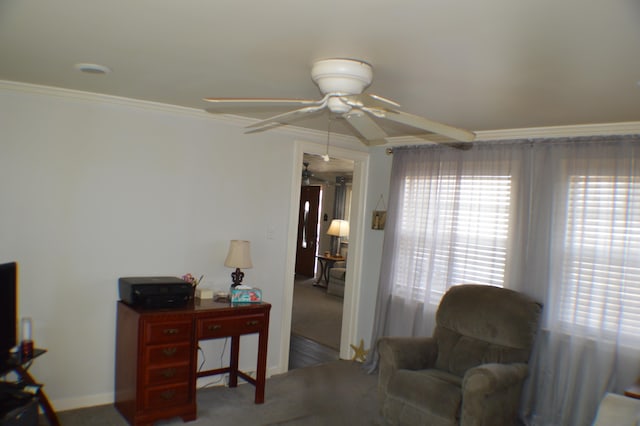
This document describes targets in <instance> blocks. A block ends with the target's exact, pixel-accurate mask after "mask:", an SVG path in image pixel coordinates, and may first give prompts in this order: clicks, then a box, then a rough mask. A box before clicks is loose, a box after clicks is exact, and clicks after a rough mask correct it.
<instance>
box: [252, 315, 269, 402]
mask: <svg viewBox="0 0 640 426" xmlns="http://www.w3.org/2000/svg"><path fill="white" fill-rule="evenodd" d="M268 336H269V324H268V317H267V324H266V325H265V327H264V329H263V330H262V331H261V332H260V334H259V336H258V366H257V371H256V398H255V401H254V402H255V403H256V404H262V403H264V386H265V383H266V377H267V340H268Z"/></svg>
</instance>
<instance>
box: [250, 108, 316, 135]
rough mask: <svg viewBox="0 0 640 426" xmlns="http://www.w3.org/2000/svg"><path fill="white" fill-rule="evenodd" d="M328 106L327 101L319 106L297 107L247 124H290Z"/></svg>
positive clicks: (254, 127)
mask: <svg viewBox="0 0 640 426" xmlns="http://www.w3.org/2000/svg"><path fill="white" fill-rule="evenodd" d="M325 106H326V103H324V104H322V105H317V106H308V107H304V108H300V109H296V110H294V111H288V112H285V113H282V114H278V115H274V116H273V117H269V118H267V119H265V120H260V121H258V122H255V123H253V124H250V125H248V126H247V128H250V129H256V128H260V127H266V126H269V125H272V124H288V123H291V122H293V121H296V120H297V119H299V118H300V117H302V116H304V115H308V114H311V113H314V112H316V111H320V110H321V109H322V108H324V107H325Z"/></svg>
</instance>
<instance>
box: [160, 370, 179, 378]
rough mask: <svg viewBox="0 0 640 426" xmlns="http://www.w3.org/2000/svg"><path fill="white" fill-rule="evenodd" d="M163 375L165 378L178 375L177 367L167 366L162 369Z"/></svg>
mask: <svg viewBox="0 0 640 426" xmlns="http://www.w3.org/2000/svg"><path fill="white" fill-rule="evenodd" d="M161 374H162V377H164V378H165V379H170V378H172V377H173V376H175V375H176V369H175V368H167V369H164V370H162V373H161Z"/></svg>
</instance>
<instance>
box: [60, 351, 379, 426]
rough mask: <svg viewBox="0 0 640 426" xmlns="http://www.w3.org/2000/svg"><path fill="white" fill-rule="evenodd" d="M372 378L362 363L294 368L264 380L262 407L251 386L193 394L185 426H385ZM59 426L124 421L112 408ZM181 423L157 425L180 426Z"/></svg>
mask: <svg viewBox="0 0 640 426" xmlns="http://www.w3.org/2000/svg"><path fill="white" fill-rule="evenodd" d="M376 384H377V375H375V374H373V375H369V374H367V373H366V372H365V371H364V370H363V369H362V364H359V363H356V362H352V361H346V360H340V361H334V362H330V363H326V364H323V365H318V366H314V367H307V368H300V369H297V370H292V371H289V372H288V373H285V374H281V375H278V376H273V377H271V378H270V379H268V380H267V385H266V389H265V403H264V404H254V403H253V396H254V387H253V386H252V385H249V384H243V385H240V386H239V387H237V388H235V389H232V388H227V387H222V386H218V387H214V388H208V389H201V390H198V394H197V398H198V419H197V420H196V421H194V422H189V423H186V424H188V425H193V426H200V425H216V426H245V425H246V426H254V425H259V426H262V425H287V426H297V425H299V426H303V425H304V426H316V425H318V426H321V425H337V426H340V425H345V426H357V425H363V426H364V425H385V424H386V423H385V422H384V420H383V419H382V418H381V417H380V415H379V410H378V401H377V396H376ZM58 415H59V418H60V422H61V423H62V425H63V426H87V425H92V426H93V425H95V426H124V425H127V422H126V421H125V420H124V419H123V418H122V417H121V416H120V414H119V413H118V412H117V411H116V410H115V408H114V407H113V406H112V405H103V406H98V407H91V408H85V409H80V410H72V411H66V412H61V413H59V414H58ZM182 424H183V422H182V420H181V419H171V420H167V421H161V422H158V423H157V426H170V425H171V426H173V425H182Z"/></svg>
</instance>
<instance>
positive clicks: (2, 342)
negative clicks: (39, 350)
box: [0, 262, 18, 363]
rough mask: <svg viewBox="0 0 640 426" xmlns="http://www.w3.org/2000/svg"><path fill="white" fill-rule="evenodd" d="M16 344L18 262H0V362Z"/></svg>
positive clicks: (4, 359)
mask: <svg viewBox="0 0 640 426" xmlns="http://www.w3.org/2000/svg"><path fill="white" fill-rule="evenodd" d="M17 344H18V264H17V263H16V262H10V263H2V264H0V363H1V362H2V361H6V359H7V358H8V357H9V355H10V352H11V349H12V348H13V347H14V346H16V345H17Z"/></svg>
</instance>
